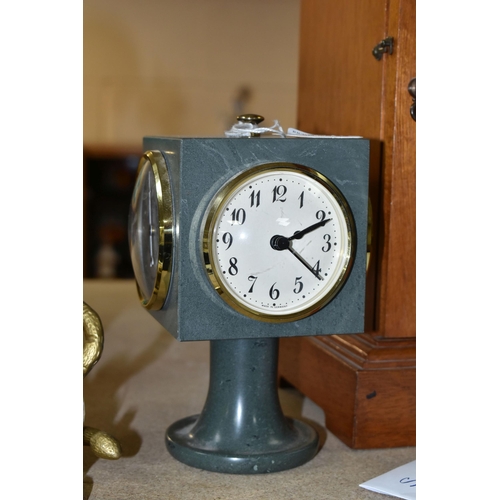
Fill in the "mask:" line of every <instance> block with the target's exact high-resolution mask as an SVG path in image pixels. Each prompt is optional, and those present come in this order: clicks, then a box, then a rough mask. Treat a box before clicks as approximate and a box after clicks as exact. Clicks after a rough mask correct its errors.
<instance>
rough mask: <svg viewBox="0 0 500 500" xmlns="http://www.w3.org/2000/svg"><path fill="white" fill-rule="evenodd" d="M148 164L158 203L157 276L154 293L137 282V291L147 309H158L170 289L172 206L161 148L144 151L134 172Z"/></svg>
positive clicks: (172, 243) (172, 236)
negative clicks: (142, 289)
mask: <svg viewBox="0 0 500 500" xmlns="http://www.w3.org/2000/svg"><path fill="white" fill-rule="evenodd" d="M148 161H149V163H150V164H151V169H152V170H153V174H154V179H155V193H156V199H157V202H158V224H159V227H158V232H159V237H158V241H159V248H158V266H157V269H156V279H155V284H154V288H153V292H152V293H151V296H150V297H144V296H143V294H142V291H141V289H140V287H139V285H138V283H137V282H136V286H137V292H138V294H139V298H140V301H141V304H142V306H143V307H144V308H146V309H148V310H153V311H157V310H159V309H161V308H162V307H163V304H164V303H165V300H166V299H167V296H168V291H169V289H170V282H171V278H172V266H173V248H174V233H173V225H174V224H173V217H174V216H173V206H172V190H171V185H170V177H169V175H168V170H167V165H166V163H165V159H164V158H163V155H162V154H161V152H160V151H147V152H145V153H144V154H143V155H142V157H141V160H140V162H139V168H138V170H137V175H138V176H139V175H140V172H141V170H142V169H143V168H145V165H146V164H147V162H148Z"/></svg>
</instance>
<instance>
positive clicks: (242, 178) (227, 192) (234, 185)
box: [202, 162, 356, 323]
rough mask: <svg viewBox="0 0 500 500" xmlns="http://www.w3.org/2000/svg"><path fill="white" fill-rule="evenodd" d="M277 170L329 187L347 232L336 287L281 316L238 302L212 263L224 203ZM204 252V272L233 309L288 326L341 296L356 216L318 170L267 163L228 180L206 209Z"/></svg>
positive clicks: (350, 258) (349, 264)
mask: <svg viewBox="0 0 500 500" xmlns="http://www.w3.org/2000/svg"><path fill="white" fill-rule="evenodd" d="M277 169H280V170H289V171H295V172H300V173H301V174H303V175H307V176H309V177H310V178H312V179H313V180H315V181H316V182H318V183H319V184H321V185H322V186H323V187H324V188H326V189H327V190H328V191H329V192H330V193H331V194H332V196H333V197H334V198H335V200H336V201H337V203H338V205H339V207H340V210H341V211H342V215H343V217H344V220H345V223H346V226H347V233H348V234H347V245H346V258H345V264H344V267H343V268H342V270H341V272H340V274H339V276H338V278H337V280H336V282H335V283H334V284H333V286H332V287H331V289H330V290H329V291H328V293H326V294H325V295H324V296H323V297H321V298H320V299H319V300H318V301H317V302H315V303H313V304H312V305H310V306H309V307H307V308H305V309H303V310H301V311H297V312H295V313H290V314H282V315H279V314H266V313H262V312H258V311H255V310H253V309H251V308H249V307H247V306H246V305H245V304H243V303H241V302H239V301H238V300H237V299H236V298H235V297H234V296H233V295H232V294H231V293H230V292H229V290H228V289H227V287H226V285H225V284H224V280H223V279H222V277H219V276H218V274H217V271H216V270H215V266H214V265H212V263H213V262H214V255H213V248H212V240H213V236H214V232H215V230H216V225H215V222H216V221H217V219H218V217H219V214H220V212H221V211H222V210H223V207H224V205H225V202H226V201H227V200H228V199H229V198H230V197H231V196H232V194H233V193H234V192H235V191H237V190H238V188H239V187H240V186H241V185H243V184H245V183H246V182H247V181H248V180H249V179H252V177H254V176H257V175H259V174H261V173H262V172H265V171H268V170H277ZM202 252H203V259H204V263H205V271H206V273H207V276H208V278H209V281H210V283H211V285H212V286H213V287H214V289H215V290H216V292H217V293H218V294H219V295H220V296H221V298H222V299H223V300H224V301H225V302H226V303H227V304H228V305H230V306H231V307H232V308H233V309H235V310H236V311H238V312H239V313H241V314H243V315H244V316H246V317H248V318H252V319H256V320H259V321H265V322H268V323H287V322H290V321H297V320H299V319H303V318H306V317H308V316H311V315H312V314H314V313H316V312H317V311H319V310H320V309H322V308H323V307H324V306H325V305H326V304H328V303H329V302H330V301H331V300H332V299H333V298H334V297H335V296H336V295H337V294H338V293H339V291H340V290H341V289H342V287H343V286H344V283H345V282H346V280H347V278H348V277H349V274H350V272H351V269H352V266H353V264H354V256H355V254H356V230H355V223H354V216H353V214H352V212H351V208H350V207H349V204H348V202H347V200H346V199H345V197H344V195H343V194H342V193H341V191H340V190H339V189H338V188H337V186H335V184H333V182H331V181H330V180H329V179H328V178H327V177H326V176H324V175H323V174H321V173H320V172H318V171H317V170H314V169H312V168H310V167H306V166H304V165H298V164H295V163H288V162H273V163H265V164H262V165H257V166H255V167H251V168H249V169H248V170H245V171H243V172H241V173H239V174H237V175H236V176H235V177H233V178H232V179H231V180H229V181H228V182H227V183H226V184H225V185H224V186H223V187H222V188H221V189H220V190H219V192H218V193H217V194H216V195H215V197H214V199H213V200H212V202H211V204H210V206H209V208H208V210H207V215H206V218H205V222H204V224H203V233H202Z"/></svg>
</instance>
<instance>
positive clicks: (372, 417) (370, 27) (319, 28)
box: [280, 0, 416, 448]
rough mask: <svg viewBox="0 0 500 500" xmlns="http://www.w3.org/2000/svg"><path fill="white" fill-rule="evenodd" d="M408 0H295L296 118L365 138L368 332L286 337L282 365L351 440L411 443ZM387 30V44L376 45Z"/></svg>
mask: <svg viewBox="0 0 500 500" xmlns="http://www.w3.org/2000/svg"><path fill="white" fill-rule="evenodd" d="M415 9H416V6H415V0H386V1H385V2H384V1H377V0H335V1H329V0H303V1H302V7H301V33H300V68H299V96H298V123H297V126H298V128H299V129H301V130H304V131H306V132H310V133H315V134H328V135H330V134H332V135H361V136H363V137H366V138H368V139H370V141H371V160H370V162H371V164H370V200H371V204H372V213H373V227H372V248H371V255H370V268H369V271H368V275H367V305H366V326H365V332H366V333H364V334H359V335H344V336H339V335H332V336H330V337H316V338H311V339H282V341H281V351H280V375H281V376H282V378H284V379H286V380H287V381H289V382H290V383H292V384H293V385H294V386H296V387H297V388H298V389H299V390H301V391H302V392H303V393H304V394H306V395H307V396H309V397H311V399H313V400H314V401H316V402H317V403H318V404H319V405H320V406H322V407H323V409H324V410H325V415H326V422H327V427H328V428H329V429H330V430H332V432H334V433H335V434H336V435H337V436H339V437H340V438H341V439H342V440H344V442H346V443H347V444H349V445H350V446H352V447H355V448H363V447H386V446H402V445H411V444H414V442H415V337H416V314H415V300H416V299H415V297H416V290H415V289H416V273H415V268H416V265H415V260H416V258H415V142H416V139H415V138H416V122H415V121H414V120H413V119H412V117H411V115H410V106H411V104H412V98H411V96H410V94H409V93H408V84H409V82H410V80H411V79H412V78H414V77H415V76H416V75H415V71H416V70H415V54H416V50H415ZM387 38H392V40H393V45H392V53H390V52H391V51H388V52H387V53H385V54H383V56H382V57H381V58H380V60H377V58H375V57H374V55H373V53H372V50H373V49H374V47H375V46H376V45H377V44H378V43H379V42H381V41H382V40H384V39H387Z"/></svg>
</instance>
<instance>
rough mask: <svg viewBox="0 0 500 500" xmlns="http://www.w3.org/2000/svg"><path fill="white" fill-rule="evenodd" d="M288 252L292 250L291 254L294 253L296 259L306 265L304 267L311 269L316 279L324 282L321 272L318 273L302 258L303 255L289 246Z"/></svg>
mask: <svg viewBox="0 0 500 500" xmlns="http://www.w3.org/2000/svg"><path fill="white" fill-rule="evenodd" d="M288 250H290V252H292V254H293V255H295V257H297V259H299V260H300V262H302V264H304V266H306V267H307V269H309V271H311V272H312V273H313V274H314V276H316V278H318V279H319V280H323V279H324V278H323V276H321V274H319V272H316V271H315V270H314V269H313V268H312V267H311V265H310V264H309V263H308V262H307V261H306V260H305V259H304V258H303V257H302V255H300V253H298V252H296V251H295V250H294V249H293V247H292V246H289V247H288Z"/></svg>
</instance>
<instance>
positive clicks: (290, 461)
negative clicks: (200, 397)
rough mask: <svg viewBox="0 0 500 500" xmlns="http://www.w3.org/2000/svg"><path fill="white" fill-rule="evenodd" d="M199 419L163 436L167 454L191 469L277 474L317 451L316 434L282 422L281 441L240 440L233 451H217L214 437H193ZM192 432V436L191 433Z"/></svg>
mask: <svg viewBox="0 0 500 500" xmlns="http://www.w3.org/2000/svg"><path fill="white" fill-rule="evenodd" d="M198 418H199V415H194V416H191V417H187V418H184V419H182V420H179V421H178V422H175V423H174V424H172V425H171V426H170V427H169V428H168V429H167V432H166V443H167V448H168V451H169V452H170V454H171V455H172V456H173V457H174V458H176V459H177V460H179V461H180V462H183V463H185V464H187V465H190V466H191V467H196V468H198V469H204V470H209V471H212V472H223V473H229V474H263V473H267V472H279V471H283V470H288V469H292V468H294V467H298V466H299V465H303V464H305V463H306V462H308V461H309V460H311V459H312V458H313V457H314V456H315V455H316V453H317V451H318V445H319V438H318V435H317V433H316V431H315V430H314V429H313V428H312V427H311V426H309V425H307V424H306V423H304V422H301V421H300V420H295V419H291V418H286V419H285V421H286V426H287V427H288V429H289V432H288V433H287V436H286V438H285V439H283V437H281V438H280V439H275V438H273V436H267V437H266V436H264V434H265V429H263V431H264V432H262V433H260V434H263V435H261V436H259V435H255V434H254V435H252V436H248V437H247V438H244V437H242V438H241V439H240V440H236V441H235V442H234V443H233V444H232V446H231V447H232V448H234V449H222V448H220V449H219V447H218V443H217V437H214V439H212V440H211V441H207V440H206V439H203V438H197V437H196V429H195V426H196V423H197V421H198ZM193 431H194V432H193Z"/></svg>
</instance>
